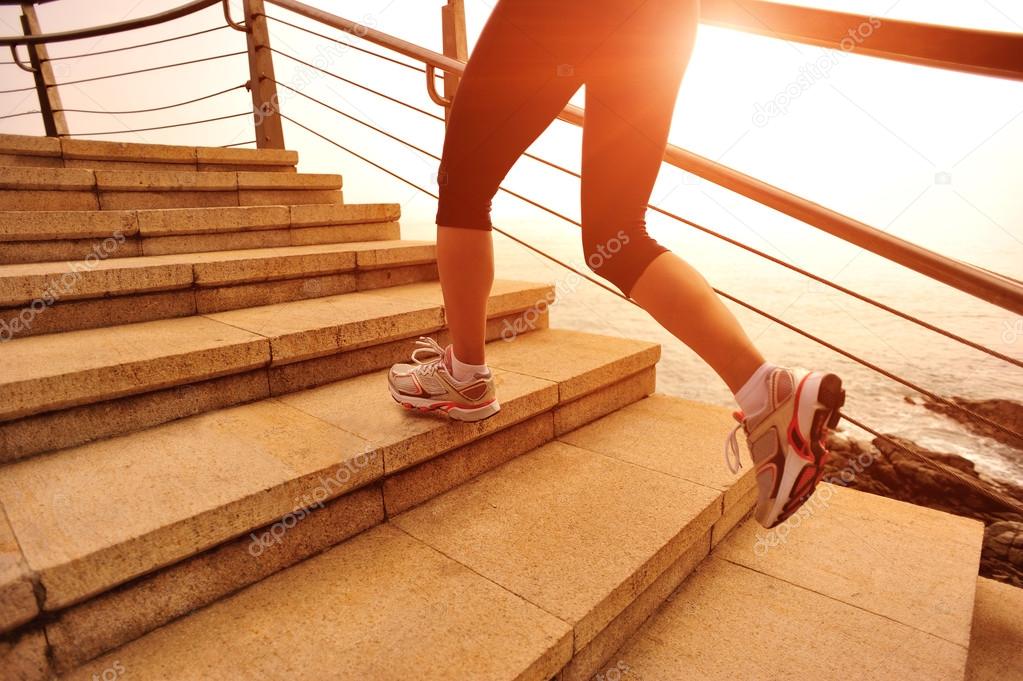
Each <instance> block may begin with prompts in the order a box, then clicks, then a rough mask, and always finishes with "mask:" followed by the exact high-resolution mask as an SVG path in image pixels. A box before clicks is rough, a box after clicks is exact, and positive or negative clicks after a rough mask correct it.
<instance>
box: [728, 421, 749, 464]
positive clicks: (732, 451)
mask: <svg viewBox="0 0 1023 681" xmlns="http://www.w3.org/2000/svg"><path fill="white" fill-rule="evenodd" d="M732 418H734V419H735V420H736V421H738V422H739V425H737V426H736V427H735V428H732V432H731V433H729V434H728V438H727V439H725V465H727V466H728V470H730V471H732V473H733V474H735V473H738V472H739V470H740V469H741V468H742V457H740V456H739V441H738V439H737V438H736V434H737V433H738V432H739V429H740V428H742V427H743V425H744V424H743V421H744V420H745V419H746V415H745V414H743V413H742V410H741V409H740V410H738V411H733V412H732Z"/></svg>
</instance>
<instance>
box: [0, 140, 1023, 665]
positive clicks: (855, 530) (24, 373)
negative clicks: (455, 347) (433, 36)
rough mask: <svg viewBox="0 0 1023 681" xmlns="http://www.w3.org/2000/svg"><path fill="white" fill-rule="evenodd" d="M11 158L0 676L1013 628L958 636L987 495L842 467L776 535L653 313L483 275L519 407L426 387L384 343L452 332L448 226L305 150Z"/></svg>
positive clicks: (818, 643) (626, 661)
mask: <svg viewBox="0 0 1023 681" xmlns="http://www.w3.org/2000/svg"><path fill="white" fill-rule="evenodd" d="M0 164H3V167H0V211H2V212H0V263H2V264H0V312H2V314H3V316H2V317H0V320H2V324H3V325H2V326H0V330H2V333H0V339H2V340H0V504H2V508H0V510H2V512H3V513H2V514H0V669H2V670H3V671H2V672H0V675H2V676H0V678H3V679H8V678H9V679H35V678H50V677H61V678H73V679H78V678H81V679H92V678H104V679H112V678H120V677H121V676H124V677H126V678H140V679H141V678H147V679H149V678H167V679H240V678H284V677H288V678H310V679H313V678H316V679H322V678H351V679H360V680H364V679H408V678H417V677H421V676H425V675H432V674H436V675H438V676H440V677H443V678H450V679H474V680H475V679H508V680H511V679H536V680H538V681H546V680H547V679H552V678H558V679H562V680H563V681H568V680H573V679H585V678H590V677H592V676H593V675H594V674H601V675H602V676H601V678H604V679H608V680H611V679H614V678H634V679H647V680H650V679H676V678H677V679H682V678H685V679H689V678H707V679H718V678H721V679H725V678H729V679H731V678H757V679H760V678H782V677H786V678H803V677H806V678H809V677H811V676H813V677H815V678H817V677H820V678H843V679H845V678H864V679H866V678H888V677H898V678H908V679H916V678H919V679H924V678H926V679H963V678H965V676H964V675H965V674H966V670H967V666H966V665H967V655H966V653H967V650H972V651H980V652H977V654H976V656H971V669H972V668H974V667H975V668H977V669H994V668H995V667H994V666H993V665H994V664H995V663H994V662H992V660H994V659H995V658H997V657H998V656H999V655H1005V654H1006V653H1005V651H1006V650H1007V648H1006V647H1004V646H1003V647H992V646H986V647H985V646H977V645H973V646H971V644H970V630H971V618H972V617H973V616H974V604H975V602H974V594H975V593H976V590H977V581H976V573H977V563H978V560H979V554H980V544H981V539H982V531H981V530H982V528H981V526H980V525H979V523H974V522H972V521H966V520H963V519H960V518H956V517H954V516H949V515H945V514H941V513H937V512H934V511H930V510H927V509H921V508H917V507H913V506H909V505H906V504H901V503H897V502H893V501H889V500H885V499H880V498H877V497H872V496H868V495H864V494H860V493H857V492H854V491H851V490H848V489H845V488H835V487H830V486H828V487H824V488H822V492H819V493H818V495H817V496H815V497H814V502H818V501H821V502H822V503H821V504H819V505H818V506H813V505H808V506H807V509H808V511H809V512H808V513H807V514H806V517H805V519H803V520H801V521H799V522H800V526H795V525H796V521H797V519H799V518H800V516H797V517H796V518H794V519H793V520H792V521H790V522H789V523H788V524H787V525H786V526H783V527H784V528H788V529H785V530H782V528H779V529H778V530H775V531H774V533H766V534H765V533H764V532H763V530H762V529H761V528H759V526H757V525H756V524H755V523H754V522H751V521H748V520H745V518H747V517H748V513H749V511H750V510H751V508H752V506H753V503H754V500H755V490H754V481H753V478H752V475H751V472H749V471H747V472H746V474H745V475H743V476H742V477H739V478H735V477H734V476H732V475H730V474H729V473H728V472H727V469H726V468H725V467H724V465H723V463H722V462H721V461H720V458H721V448H722V441H723V439H724V437H725V435H726V434H727V431H728V429H729V428H730V427H731V426H732V425H734V421H733V420H732V418H731V416H730V414H729V410H727V409H723V408H719V407H712V406H708V405H704V404H700V403H696V402H691V401H688V400H683V399H680V398H675V397H669V396H665V395H660V394H656V393H654V388H655V367H656V363H657V361H658V359H659V355H660V348H659V346H658V345H656V344H653V343H647V342H643V341H637V340H630V339H621V338H614V337H607V336H599V335H595V334H589V333H581V332H576V331H569V330H564V329H556V328H549V319H548V312H547V309H548V303H549V301H550V300H551V299H552V297H553V287H552V286H551V285H549V284H545V283H529V282H520V281H498V282H496V283H495V286H494V290H493V292H492V296H491V299H490V302H489V306H488V318H489V321H488V338H489V341H490V342H489V345H488V362H489V363H490V365H491V366H492V367H493V368H494V371H495V376H496V381H497V386H498V393H499V395H500V398H501V404H502V410H501V411H500V412H499V413H498V414H497V415H496V416H494V417H492V418H489V419H486V420H484V421H481V422H477V423H458V422H453V421H448V420H446V419H445V418H444V417H442V416H438V415H435V414H419V413H411V412H407V411H405V410H402V409H401V408H400V407H398V405H396V404H395V403H394V401H393V400H392V399H391V397H390V396H389V395H388V393H387V391H386V388H385V372H386V369H387V367H389V366H390V364H391V363H393V362H395V361H400V360H403V359H405V358H406V357H407V356H408V353H409V351H410V349H411V348H412V341H413V340H414V339H415V338H416V337H417V336H419V335H427V334H428V335H432V336H434V337H435V338H437V339H438V340H439V342H441V343H442V344H443V343H446V342H448V335H447V331H446V329H445V327H444V312H443V307H442V297H441V294H440V289H439V286H438V283H437V281H436V262H435V257H434V250H433V245H432V244H430V243H424V242H410V241H404V240H401V239H400V233H399V224H398V221H399V218H400V213H399V206H397V205H394V204H381V205H357V204H344V203H343V201H342V195H341V191H340V187H341V179H340V178H339V177H337V176H331V175H307V174H303V173H299V172H296V167H295V166H296V164H297V155H296V154H295V153H293V152H282V151H265V150H248V149H231V150H224V149H205V148H195V147H168V146H159V145H135V144H120V143H106V142H91V141H77V140H54V139H47V138H31V137H15V136H0ZM118 235H119V236H118ZM110 240H113V242H115V244H114V245H116V248H115V247H113V245H112V244H111V243H110ZM106 250H110V253H106ZM90 254H94V255H93V256H90ZM733 528H737V529H735V531H734V532H733V531H732V530H733ZM783 532H784V534H783ZM762 545H763V546H765V547H767V549H765V550H761V546H762ZM1015 596H1016V594H1015V593H1013V594H1010V595H1009V596H1004V597H1001V598H998V599H994V598H992V599H987V600H985V599H978V600H977V607H978V614H977V617H978V621H984V622H987V623H995V624H991V625H988V626H989V628H993V627H994V626H996V625H997V624H998V623H999V622H1001V621H1002V619H1004V617H1003V618H1002V619H999V612H1000V611H998V610H997V607H998V606H999V605H1000V604H1003V603H1004V602H1005V600H1006V598H1009V597H1015ZM981 607H984V608H990V609H991V612H992V613H993V614H992V615H991V616H984V613H982V612H981V610H980V608H981ZM985 612H986V611H985ZM974 630H975V633H976V631H977V630H978V628H977V627H976V626H974ZM1017 633H1018V630H1017ZM985 640H986V639H985ZM807 641H809V642H810V643H811V645H805V643H806V642H807ZM822 644H823V646H828V645H829V644H831V645H832V646H833V647H837V645H835V644H840V645H841V646H844V648H842V649H841V650H840V651H835V654H833V655H829V656H824V655H822V653H821V650H822ZM1020 649H1021V647H1020V646H1016V647H1015V648H1014V650H1017V651H1018V650H1020ZM1010 650H1011V649H1010ZM975 657H976V658H977V659H979V662H976V663H975V662H974V661H973V660H974V658H975ZM972 673H973V672H972V671H971V674H972ZM630 675H631V676H630ZM971 678H972V677H971ZM976 678H982V677H981V676H977V677H976Z"/></svg>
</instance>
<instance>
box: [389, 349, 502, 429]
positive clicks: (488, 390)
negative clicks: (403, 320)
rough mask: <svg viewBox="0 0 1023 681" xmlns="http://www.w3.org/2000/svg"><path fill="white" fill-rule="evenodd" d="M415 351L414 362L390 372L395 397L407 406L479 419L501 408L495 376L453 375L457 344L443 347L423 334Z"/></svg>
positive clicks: (464, 419)
mask: <svg viewBox="0 0 1023 681" xmlns="http://www.w3.org/2000/svg"><path fill="white" fill-rule="evenodd" d="M416 345H417V346H419V347H417V348H416V349H414V350H413V351H412V362H413V363H412V364H395V365H394V366H392V367H391V370H390V372H388V374H387V385H388V388H389V389H390V391H391V397H393V398H394V399H395V401H397V402H398V403H399V404H401V405H402V406H403V407H405V408H406V409H418V410H419V411H434V410H440V411H443V412H446V413H447V415H448V416H450V417H451V418H453V419H455V420H457V421H479V420H480V419H485V418H487V417H488V416H492V415H494V414H496V413H497V412H498V411H500V410H501V405H500V404H499V403H498V401H497V394H496V392H495V390H494V376H493V374H492V373H491V371H490V367H487V370H486V372H483V373H476V374H474V375H473V376H472V377H471V378H469V379H467V380H465V381H456V380H455V377H454V376H452V375H451V360H452V357H453V353H454V348H453V347H452V346H451V345H450V344H449V345H447V346H445V347H443V348H442V347H441V346H440V344H438V343H437V341H435V340H434V339H432V338H428V337H426V336H420V337H419V340H417V341H416Z"/></svg>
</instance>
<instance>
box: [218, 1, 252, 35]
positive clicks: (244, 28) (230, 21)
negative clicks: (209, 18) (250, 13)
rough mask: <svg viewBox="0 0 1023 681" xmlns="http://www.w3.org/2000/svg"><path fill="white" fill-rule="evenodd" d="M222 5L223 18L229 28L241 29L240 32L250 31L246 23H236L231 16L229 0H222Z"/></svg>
mask: <svg viewBox="0 0 1023 681" xmlns="http://www.w3.org/2000/svg"><path fill="white" fill-rule="evenodd" d="M223 5H224V19H225V20H226V21H227V25H228V26H230V27H231V28H233V29H234V30H236V31H241V32H242V33H249V32H250V31H251V29H250V28H249V27H248V26H247V25H246V24H239V23H236V22H235V20H234V19H232V18H231V2H230V0H224V2H223Z"/></svg>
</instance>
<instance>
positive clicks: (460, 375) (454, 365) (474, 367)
mask: <svg viewBox="0 0 1023 681" xmlns="http://www.w3.org/2000/svg"><path fill="white" fill-rule="evenodd" d="M486 371H487V364H486V362H483V363H482V364H469V363H468V362H463V361H461V360H460V359H458V357H456V356H455V353H454V352H452V353H451V376H452V377H453V378H454V379H455V380H456V381H459V382H461V381H466V380H468V379H470V378H472V377H473V375H475V374H478V373H486Z"/></svg>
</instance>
